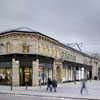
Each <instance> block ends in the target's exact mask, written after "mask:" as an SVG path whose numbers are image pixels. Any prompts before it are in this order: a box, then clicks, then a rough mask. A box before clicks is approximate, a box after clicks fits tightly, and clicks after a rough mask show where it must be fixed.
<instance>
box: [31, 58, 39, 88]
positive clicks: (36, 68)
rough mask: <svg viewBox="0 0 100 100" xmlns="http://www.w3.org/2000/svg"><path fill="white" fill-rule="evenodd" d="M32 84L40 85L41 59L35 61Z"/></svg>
mask: <svg viewBox="0 0 100 100" xmlns="http://www.w3.org/2000/svg"><path fill="white" fill-rule="evenodd" d="M32 74H33V75H32V86H38V85H39V60H38V59H37V60H36V61H33V73H32Z"/></svg>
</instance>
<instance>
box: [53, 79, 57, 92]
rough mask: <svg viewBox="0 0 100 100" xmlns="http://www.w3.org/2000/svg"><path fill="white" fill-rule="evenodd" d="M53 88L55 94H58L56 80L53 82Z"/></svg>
mask: <svg viewBox="0 0 100 100" xmlns="http://www.w3.org/2000/svg"><path fill="white" fill-rule="evenodd" d="M52 87H53V88H54V92H56V88H57V81H56V80H55V79H53V80H52Z"/></svg>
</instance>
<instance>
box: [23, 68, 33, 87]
mask: <svg viewBox="0 0 100 100" xmlns="http://www.w3.org/2000/svg"><path fill="white" fill-rule="evenodd" d="M24 82H25V83H26V82H27V85H29V86H31V85H32V68H29V67H26V68H24Z"/></svg>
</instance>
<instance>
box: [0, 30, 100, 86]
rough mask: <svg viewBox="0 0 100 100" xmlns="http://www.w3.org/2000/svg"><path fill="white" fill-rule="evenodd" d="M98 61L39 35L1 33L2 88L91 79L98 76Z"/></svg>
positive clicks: (15, 32)
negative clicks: (49, 81)
mask: <svg viewBox="0 0 100 100" xmlns="http://www.w3.org/2000/svg"><path fill="white" fill-rule="evenodd" d="M99 65H100V64H99V60H98V59H95V58H92V57H90V56H89V55H87V54H84V53H82V52H80V51H77V50H75V49H73V48H70V47H67V46H66V45H64V44H62V43H60V42H59V41H57V40H55V39H53V38H50V37H48V36H46V35H43V34H41V33H40V32H36V31H31V32H30V31H23V30H12V31H7V32H3V33H0V76H1V77H2V79H1V80H0V81H1V84H7V85H10V84H11V83H12V84H13V85H14V86H16V85H17V86H21V85H23V86H24V85H25V84H26V82H27V84H28V85H29V86H36V85H39V79H40V78H41V84H45V83H46V80H47V78H48V77H50V78H51V79H53V78H55V79H56V80H57V81H58V82H66V81H76V80H81V79H83V78H89V79H92V78H94V76H98V74H99V71H98V70H99Z"/></svg>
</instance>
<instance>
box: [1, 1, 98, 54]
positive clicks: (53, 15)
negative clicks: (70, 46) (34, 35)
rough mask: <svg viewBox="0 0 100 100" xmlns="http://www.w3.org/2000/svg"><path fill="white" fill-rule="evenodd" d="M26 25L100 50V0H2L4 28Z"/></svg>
mask: <svg viewBox="0 0 100 100" xmlns="http://www.w3.org/2000/svg"><path fill="white" fill-rule="evenodd" d="M22 26H26V27H29V28H31V29H33V30H37V31H39V32H41V33H43V34H46V35H48V36H50V37H52V38H55V39H57V40H59V41H60V42H63V43H66V44H67V43H73V42H83V47H82V50H83V51H84V52H98V53H100V0H0V31H5V30H10V29H14V28H17V27H22Z"/></svg>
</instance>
